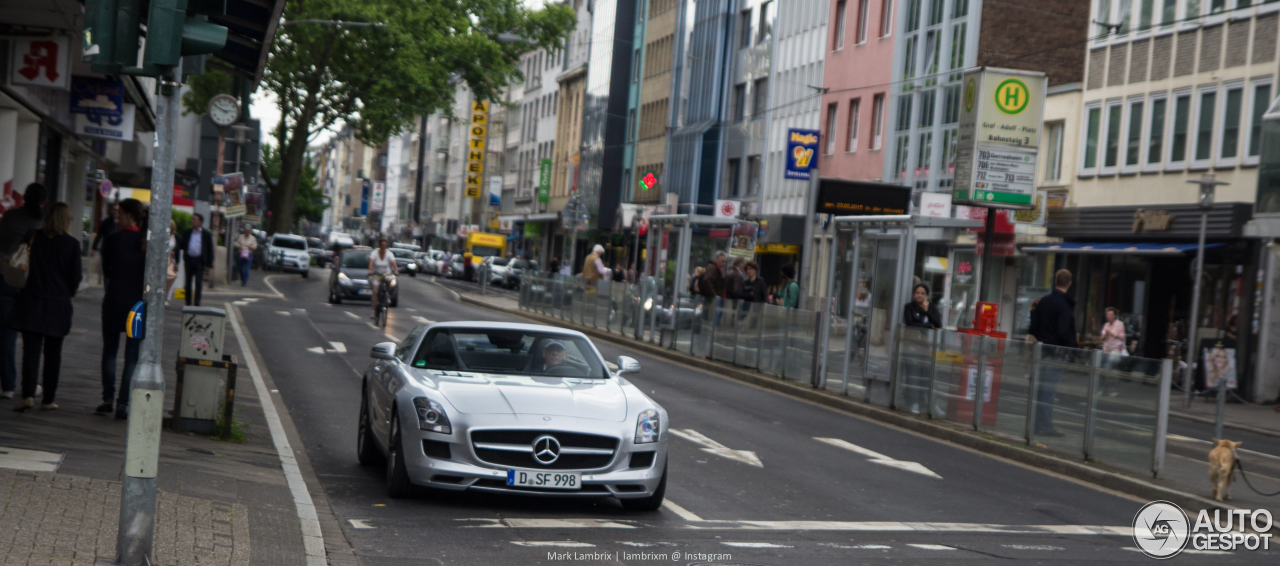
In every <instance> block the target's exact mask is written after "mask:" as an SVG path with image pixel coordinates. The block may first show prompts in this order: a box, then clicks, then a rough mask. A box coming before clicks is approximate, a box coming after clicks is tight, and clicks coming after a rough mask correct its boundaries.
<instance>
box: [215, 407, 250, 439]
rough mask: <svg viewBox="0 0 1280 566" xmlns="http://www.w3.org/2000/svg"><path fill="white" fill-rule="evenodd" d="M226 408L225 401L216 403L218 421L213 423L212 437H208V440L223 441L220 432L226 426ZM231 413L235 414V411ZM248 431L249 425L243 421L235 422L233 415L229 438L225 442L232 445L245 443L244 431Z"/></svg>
mask: <svg viewBox="0 0 1280 566" xmlns="http://www.w3.org/2000/svg"><path fill="white" fill-rule="evenodd" d="M226 407H227V403H226V401H219V402H218V420H217V421H215V422H214V425H213V435H212V436H210V438H212V439H214V440H222V439H223V438H222V431H223V427H225V426H227V416H226ZM232 412H237V411H236V410H235V409H232ZM248 430H249V423H247V422H244V421H237V420H235V415H232V418H231V436H230V437H229V438H227V439H226V440H227V442H234V443H236V444H244V441H245V432H246V431H248Z"/></svg>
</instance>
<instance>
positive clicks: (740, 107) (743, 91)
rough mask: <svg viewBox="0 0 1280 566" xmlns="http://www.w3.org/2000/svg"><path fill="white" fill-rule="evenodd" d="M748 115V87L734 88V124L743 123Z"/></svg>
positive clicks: (739, 86) (742, 85)
mask: <svg viewBox="0 0 1280 566" xmlns="http://www.w3.org/2000/svg"><path fill="white" fill-rule="evenodd" d="M746 114H747V85H746V84H745V83H744V84H740V85H734V86H733V123H735V124H737V123H739V122H741V121H742V119H743V118H744V117H746Z"/></svg>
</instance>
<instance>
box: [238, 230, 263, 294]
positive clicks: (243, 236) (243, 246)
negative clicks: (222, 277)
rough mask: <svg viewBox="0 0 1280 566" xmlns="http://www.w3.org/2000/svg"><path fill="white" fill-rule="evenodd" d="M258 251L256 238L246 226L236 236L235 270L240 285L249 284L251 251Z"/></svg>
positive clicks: (251, 262)
mask: <svg viewBox="0 0 1280 566" xmlns="http://www.w3.org/2000/svg"><path fill="white" fill-rule="evenodd" d="M255 251H258V239H257V238H255V237H253V230H252V229H250V228H249V227H248V226H245V227H244V231H243V232H241V233H240V236H239V237H237V238H236V258H237V259H236V270H237V271H238V272H239V273H240V286H241V287H247V286H248V285H249V268H250V267H252V266H253V252H255Z"/></svg>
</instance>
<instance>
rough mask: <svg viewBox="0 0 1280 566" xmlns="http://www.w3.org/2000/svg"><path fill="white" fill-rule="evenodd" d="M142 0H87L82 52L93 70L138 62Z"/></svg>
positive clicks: (109, 70) (110, 71) (113, 70)
mask: <svg viewBox="0 0 1280 566" xmlns="http://www.w3.org/2000/svg"><path fill="white" fill-rule="evenodd" d="M141 4H142V0H86V2H85V26H84V55H85V57H86V58H87V59H88V61H89V62H90V63H91V65H92V67H93V71H94V72H95V73H107V74H116V73H119V72H120V69H121V68H123V67H135V66H137V64H138V38H139V36H140V35H141V30H140V29H139V27H138V24H139V22H140V21H141V16H142V6H141Z"/></svg>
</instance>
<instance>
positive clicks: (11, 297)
mask: <svg viewBox="0 0 1280 566" xmlns="http://www.w3.org/2000/svg"><path fill="white" fill-rule="evenodd" d="M44 202H45V190H44V185H41V184H40V183H31V184H30V185H27V190H26V191H25V192H24V193H23V194H22V206H21V207H18V208H13V209H9V211H8V212H6V213H5V214H4V218H0V262H8V261H9V256H11V255H13V254H14V252H16V251H18V246H19V245H21V244H22V240H23V239H24V238H26V237H27V235H28V234H30V233H31V232H32V231H33V230H37V229H39V228H40V222H41V220H42V214H41V213H42V212H43V209H44ZM19 291H21V289H16V288H14V287H11V286H9V284H8V283H5V282H4V278H3V277H0V399H12V398H13V393H14V390H15V389H16V388H17V386H18V331H16V330H14V329H12V328H10V327H9V325H8V324H5V321H7V320H9V315H10V314H12V312H13V306H14V305H15V304H16V303H17V301H18V293H19Z"/></svg>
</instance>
